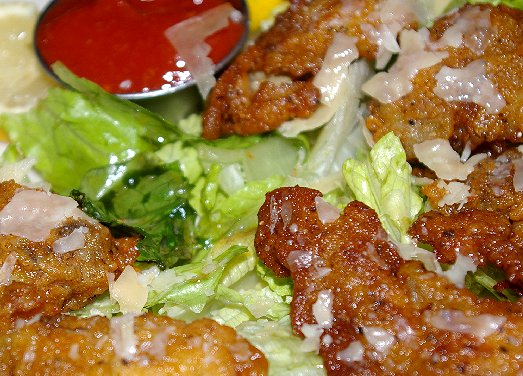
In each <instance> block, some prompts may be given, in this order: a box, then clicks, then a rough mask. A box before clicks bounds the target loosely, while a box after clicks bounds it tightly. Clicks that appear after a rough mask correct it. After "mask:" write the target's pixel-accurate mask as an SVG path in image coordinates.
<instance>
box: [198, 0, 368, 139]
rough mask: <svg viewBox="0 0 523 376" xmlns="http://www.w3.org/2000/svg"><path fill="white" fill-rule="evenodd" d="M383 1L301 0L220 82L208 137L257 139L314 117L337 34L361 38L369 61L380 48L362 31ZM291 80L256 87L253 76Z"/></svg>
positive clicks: (210, 108) (207, 116) (206, 123)
mask: <svg viewBox="0 0 523 376" xmlns="http://www.w3.org/2000/svg"><path fill="white" fill-rule="evenodd" d="M377 2H378V1H377V0H352V1H342V0H335V1H330V0H295V1H293V2H292V4H291V5H290V7H289V9H288V10H287V11H285V12H283V13H282V14H281V15H279V16H278V17H277V18H276V22H275V24H274V26H273V27H272V28H271V29H269V30H268V31H267V32H265V33H263V34H262V35H260V37H259V38H258V39H257V40H256V41H255V43H254V44H253V45H251V46H249V47H248V48H247V50H246V51H245V52H243V53H242V54H240V55H239V56H238V57H237V58H236V60H235V61H234V62H233V63H232V64H231V65H230V66H229V67H228V68H227V70H226V71H225V72H224V73H223V75H222V76H221V77H220V79H219V80H218V82H217V83H216V86H215V87H214V89H213V91H212V92H211V94H210V96H209V98H208V103H207V108H206V110H205V111H204V113H203V136H204V137H205V138H209V139H214V138H218V137H221V136H224V135H230V134H233V133H234V134H239V135H251V134H256V133H264V132H268V131H271V130H274V129H276V128H278V127H279V126H280V125H281V124H282V123H283V122H284V121H287V120H292V119H293V118H307V117H309V116H310V115H311V114H312V113H313V112H314V111H315V110H316V108H317V107H318V106H319V104H320V93H319V90H318V89H317V88H316V87H314V85H313V84H312V79H313V78H314V76H315V75H316V74H317V73H318V71H319V70H320V69H321V66H322V63H323V57H324V55H325V53H326V51H327V48H328V47H329V45H330V44H331V42H332V38H333V36H334V33H335V32H344V33H346V34H347V35H350V36H357V37H358V38H359V41H358V43H357V47H358V49H359V51H360V55H361V56H363V57H373V56H374V55H375V54H376V50H377V46H376V44H374V43H372V42H371V41H370V40H369V39H368V38H367V37H366V35H365V33H363V32H362V30H361V24H363V23H366V24H369V25H371V24H372V25H376V24H377V20H369V19H368V15H369V13H370V12H371V11H372V10H373V9H374V7H375V5H376V3H377ZM257 72H263V73H264V74H265V75H266V76H285V77H287V78H289V79H290V82H285V83H279V84H277V83H273V82H270V81H268V80H266V81H263V82H262V84H261V85H260V86H259V88H251V83H250V77H249V75H251V74H253V73H257Z"/></svg>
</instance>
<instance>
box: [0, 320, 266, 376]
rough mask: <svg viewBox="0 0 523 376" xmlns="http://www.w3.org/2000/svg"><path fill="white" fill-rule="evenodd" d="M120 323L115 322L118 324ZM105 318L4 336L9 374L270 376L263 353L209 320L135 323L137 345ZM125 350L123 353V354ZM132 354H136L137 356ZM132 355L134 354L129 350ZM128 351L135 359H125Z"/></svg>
mask: <svg viewBox="0 0 523 376" xmlns="http://www.w3.org/2000/svg"><path fill="white" fill-rule="evenodd" d="M112 320H114V319H112ZM117 328H118V325H114V322H113V323H111V320H109V319H107V318H105V317H91V318H88V319H82V318H78V317H73V316H59V317H55V318H45V319H42V320H41V321H39V322H36V323H32V324H30V325H27V326H24V327H22V328H18V329H16V330H14V331H12V332H11V333H8V334H6V335H3V336H2V337H3V338H1V337H0V373H2V374H3V375H15V374H16V375H20V376H22V375H32V376H33V375H35V376H36V375H41V376H44V375H86V376H87V375H92V376H94V375H100V376H101V375H155V376H157V375H191V376H196V375H249V376H255V375H266V374H267V368H268V364H267V360H266V359H265V356H264V355H263V353H261V352H260V351H259V350H258V349H256V348H255V347H254V346H252V345H251V344H250V343H249V342H248V341H247V340H245V339H243V338H241V337H239V336H238V335H237V334H236V332H235V331H234V329H232V328H229V327H226V326H222V325H220V324H218V323H217V322H215V321H212V320H209V319H201V320H197V321H194V322H192V323H190V324H188V323H185V322H183V321H180V320H174V319H171V318H168V317H166V316H154V315H147V316H139V317H136V318H134V335H135V336H136V343H134V342H132V343H131V345H129V344H126V343H125V340H123V339H122V338H119V337H121V336H120V335H118V334H116V330H117ZM120 347H123V349H120V350H117V349H119V348H120ZM130 349H135V352H134V351H133V350H130ZM129 350H130V351H129ZM122 351H123V352H124V355H125V354H130V355H131V357H130V358H127V356H126V355H125V356H123V357H122Z"/></svg>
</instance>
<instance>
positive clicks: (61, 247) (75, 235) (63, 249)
mask: <svg viewBox="0 0 523 376" xmlns="http://www.w3.org/2000/svg"><path fill="white" fill-rule="evenodd" d="M88 232H89V228H87V227H85V226H80V227H79V228H75V229H74V230H73V231H72V232H71V233H70V234H69V235H67V236H65V237H63V238H60V239H57V240H55V242H54V243H53V252H54V253H57V254H64V253H67V252H71V251H76V250H77V249H81V248H83V247H84V246H85V234H87V233H88Z"/></svg>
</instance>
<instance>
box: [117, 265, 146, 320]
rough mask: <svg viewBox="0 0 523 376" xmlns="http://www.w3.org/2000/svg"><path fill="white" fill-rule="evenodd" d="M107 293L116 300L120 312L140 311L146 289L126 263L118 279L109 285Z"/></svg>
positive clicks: (144, 300)
mask: <svg viewBox="0 0 523 376" xmlns="http://www.w3.org/2000/svg"><path fill="white" fill-rule="evenodd" d="M109 294H110V296H111V298H112V299H114V300H115V301H117V302H118V304H119V305H120V311H121V312H122V313H124V314H125V313H141V312H142V308H143V307H144V305H145V303H146V302H147V296H148V291H147V286H144V285H143V284H142V283H141V282H140V280H139V278H138V273H136V271H135V270H134V268H133V267H132V266H130V265H127V266H126V267H125V269H124V270H123V272H122V274H120V276H119V277H118V279H117V280H116V281H114V283H112V284H110V285H109Z"/></svg>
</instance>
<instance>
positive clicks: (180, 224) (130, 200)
mask: <svg viewBox="0 0 523 376" xmlns="http://www.w3.org/2000/svg"><path fill="white" fill-rule="evenodd" d="M191 189H192V185H191V184H190V183H189V182H188V181H187V179H186V178H185V177H184V175H183V173H182V171H181V170H180V167H179V164H178V163H170V164H164V163H163V162H162V161H161V160H160V159H159V158H158V157H156V156H155V155H154V154H152V153H150V154H140V155H138V156H136V157H135V158H133V159H131V160H130V161H127V162H125V163H120V164H114V165H109V166H106V167H103V168H99V169H94V170H91V171H89V172H88V173H87V174H86V175H85V177H84V179H83V180H82V183H81V185H80V189H79V190H73V192H72V197H73V198H75V199H76V200H77V201H78V202H79V203H80V206H81V208H82V209H83V210H84V211H85V212H86V213H87V214H88V215H90V216H91V217H93V218H95V219H97V220H99V221H100V222H102V223H105V224H106V225H109V226H111V227H112V228H127V229H132V230H133V231H135V232H137V233H138V234H140V235H141V237H142V239H141V240H140V241H139V242H138V244H137V248H138V251H139V252H140V256H139V258H138V260H139V261H152V262H155V263H157V264H159V265H161V266H163V267H172V266H174V265H175V264H177V263H178V262H179V261H180V260H188V259H191V258H192V256H193V253H194V252H195V250H196V249H197V248H198V247H197V245H198V243H197V239H196V236H195V234H194V231H195V230H194V227H195V221H196V212H195V211H194V210H193V208H192V207H191V206H190V204H189V195H190V190H191Z"/></svg>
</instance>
